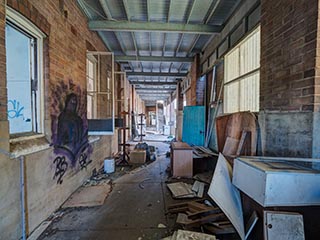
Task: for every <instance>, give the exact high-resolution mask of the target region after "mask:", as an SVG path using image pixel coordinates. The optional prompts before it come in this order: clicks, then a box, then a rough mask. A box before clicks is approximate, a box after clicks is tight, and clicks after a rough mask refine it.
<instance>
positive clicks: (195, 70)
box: [186, 55, 200, 106]
mask: <svg viewBox="0 0 320 240" xmlns="http://www.w3.org/2000/svg"><path fill="white" fill-rule="evenodd" d="M189 76H190V77H191V87H190V89H189V90H188V91H187V92H186V101H187V106H195V105H197V80H198V77H199V76H200V71H199V56H198V55H196V56H195V57H194V61H193V63H192V65H191V69H190V72H189Z"/></svg>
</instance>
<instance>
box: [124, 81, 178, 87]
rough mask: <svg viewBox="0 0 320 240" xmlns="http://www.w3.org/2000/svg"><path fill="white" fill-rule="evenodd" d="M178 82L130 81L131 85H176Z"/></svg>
mask: <svg viewBox="0 0 320 240" xmlns="http://www.w3.org/2000/svg"><path fill="white" fill-rule="evenodd" d="M177 83H178V82H139V81H130V84H132V85H152V86H164V85H175V86H176V85H177Z"/></svg>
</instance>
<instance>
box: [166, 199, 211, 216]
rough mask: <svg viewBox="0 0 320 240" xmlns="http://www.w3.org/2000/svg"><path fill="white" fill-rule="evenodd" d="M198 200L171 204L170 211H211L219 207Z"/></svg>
mask: <svg viewBox="0 0 320 240" xmlns="http://www.w3.org/2000/svg"><path fill="white" fill-rule="evenodd" d="M200 201H201V200H198V201H190V202H184V203H177V204H171V205H169V206H168V212H169V213H179V212H187V211H188V212H190V213H191V214H192V213H197V212H199V211H211V210H214V209H217V208H216V207H212V206H207V205H205V204H203V203H201V202H200Z"/></svg>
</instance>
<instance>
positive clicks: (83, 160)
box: [79, 153, 92, 170]
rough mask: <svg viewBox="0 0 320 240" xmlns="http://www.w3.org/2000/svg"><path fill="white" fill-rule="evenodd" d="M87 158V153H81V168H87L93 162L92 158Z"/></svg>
mask: <svg viewBox="0 0 320 240" xmlns="http://www.w3.org/2000/svg"><path fill="white" fill-rule="evenodd" d="M87 160H88V156H87V154H86V153H82V154H81V155H80V158H79V164H80V168H81V170H82V169H84V168H85V169H86V168H87V166H88V165H89V164H90V163H91V162H92V160H89V161H87Z"/></svg>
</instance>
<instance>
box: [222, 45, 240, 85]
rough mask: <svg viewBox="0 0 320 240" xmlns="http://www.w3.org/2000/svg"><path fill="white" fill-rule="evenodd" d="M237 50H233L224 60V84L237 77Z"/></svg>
mask: <svg viewBox="0 0 320 240" xmlns="http://www.w3.org/2000/svg"><path fill="white" fill-rule="evenodd" d="M239 54H240V50H239V48H235V49H234V50H232V52H231V53H229V54H228V55H227V56H226V58H225V63H226V71H225V73H226V75H225V83H227V82H230V81H231V80H233V79H235V78H237V77H239V76H240V75H239V74H240V72H239V71H240V69H239Z"/></svg>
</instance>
